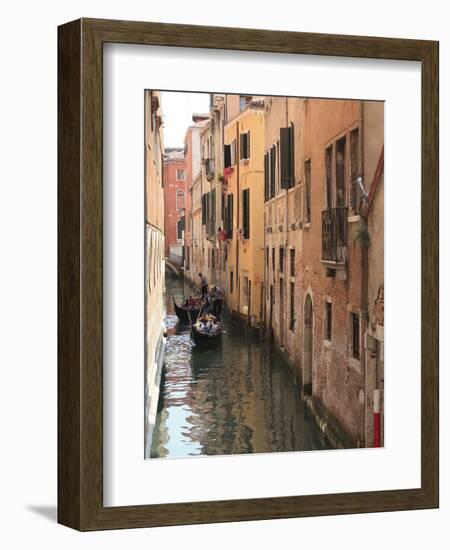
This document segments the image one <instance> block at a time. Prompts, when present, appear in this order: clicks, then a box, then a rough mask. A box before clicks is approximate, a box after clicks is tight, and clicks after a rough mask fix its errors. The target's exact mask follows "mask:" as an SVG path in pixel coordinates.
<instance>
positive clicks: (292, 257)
mask: <svg viewBox="0 0 450 550" xmlns="http://www.w3.org/2000/svg"><path fill="white" fill-rule="evenodd" d="M290 255H291V277H295V248H291V249H290Z"/></svg>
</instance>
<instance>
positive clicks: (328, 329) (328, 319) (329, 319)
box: [324, 302, 333, 342]
mask: <svg viewBox="0 0 450 550" xmlns="http://www.w3.org/2000/svg"><path fill="white" fill-rule="evenodd" d="M332 308H333V306H332V304H331V302H325V315H324V336H325V340H328V341H329V342H331V337H332V334H333V309H332Z"/></svg>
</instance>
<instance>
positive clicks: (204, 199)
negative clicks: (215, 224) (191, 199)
mask: <svg viewBox="0 0 450 550" xmlns="http://www.w3.org/2000/svg"><path fill="white" fill-rule="evenodd" d="M207 199H208V197H207V195H202V225H205V224H206V219H207V213H208V212H207V204H208V200H207Z"/></svg>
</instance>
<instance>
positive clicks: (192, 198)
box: [184, 114, 208, 284]
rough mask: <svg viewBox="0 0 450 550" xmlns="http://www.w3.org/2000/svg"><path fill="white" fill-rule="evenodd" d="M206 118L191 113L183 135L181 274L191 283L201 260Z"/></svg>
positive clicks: (195, 280)
mask: <svg viewBox="0 0 450 550" xmlns="http://www.w3.org/2000/svg"><path fill="white" fill-rule="evenodd" d="M207 120H208V115H207V114H197V115H195V114H194V115H193V116H192V122H193V124H191V125H190V126H189V128H188V129H187V131H186V136H185V139H184V156H185V178H186V198H185V235H184V274H185V277H186V278H187V279H188V280H190V281H191V282H193V283H194V284H198V273H199V271H201V267H202V263H203V259H202V254H203V252H202V231H201V146H200V133H201V129H202V127H203V126H204V125H205V124H206V121H207Z"/></svg>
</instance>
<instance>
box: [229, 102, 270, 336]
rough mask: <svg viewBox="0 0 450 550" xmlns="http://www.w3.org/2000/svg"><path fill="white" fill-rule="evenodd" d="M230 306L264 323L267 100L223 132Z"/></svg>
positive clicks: (251, 322)
mask: <svg viewBox="0 0 450 550" xmlns="http://www.w3.org/2000/svg"><path fill="white" fill-rule="evenodd" d="M224 134H225V135H224V175H225V178H226V183H225V185H226V194H225V197H224V199H225V204H224V230H225V232H226V235H227V242H228V245H227V248H228V251H227V259H228V261H227V267H228V273H227V305H228V307H229V308H230V310H231V311H232V313H233V314H234V315H235V316H237V317H240V318H241V320H244V321H246V322H247V323H248V325H250V326H253V327H259V326H260V323H261V321H262V319H263V283H264V223H263V216H264V101H263V100H262V99H260V98H254V99H252V100H251V101H249V102H248V103H247V105H246V106H245V108H244V109H243V110H242V111H240V112H239V113H238V114H237V115H236V116H235V117H234V118H233V119H232V120H230V121H229V122H228V124H227V125H226V127H225V132H224Z"/></svg>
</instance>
